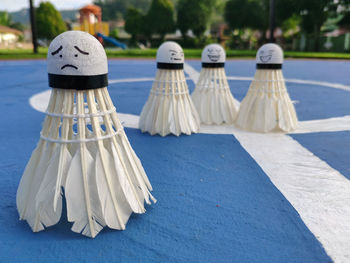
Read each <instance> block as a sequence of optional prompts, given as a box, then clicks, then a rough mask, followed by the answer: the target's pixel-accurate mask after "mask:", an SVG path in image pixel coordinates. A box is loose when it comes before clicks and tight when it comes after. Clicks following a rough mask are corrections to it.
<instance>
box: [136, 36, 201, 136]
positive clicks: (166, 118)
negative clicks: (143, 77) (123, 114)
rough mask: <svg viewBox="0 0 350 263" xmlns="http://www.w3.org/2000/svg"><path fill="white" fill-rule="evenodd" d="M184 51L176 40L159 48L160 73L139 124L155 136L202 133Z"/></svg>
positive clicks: (158, 66) (158, 62) (158, 71)
mask: <svg viewBox="0 0 350 263" xmlns="http://www.w3.org/2000/svg"><path fill="white" fill-rule="evenodd" d="M183 65H184V53H183V51H182V48H181V47H180V46H179V45H178V44H177V43H175V42H171V41H168V42H165V43H163V44H162V45H161V46H160V47H159V48H158V51H157V68H158V70H157V74H156V78H155V80H154V82H153V86H152V89H151V92H150V95H149V97H148V100H147V102H146V104H145V105H144V107H143V109H142V112H141V116H140V121H139V127H140V129H141V131H142V132H149V133H150V134H151V135H154V134H160V135H161V136H166V135H168V134H170V133H172V134H174V135H176V136H179V135H180V134H181V133H185V134H188V135H189V134H191V133H195V132H198V130H199V125H200V120H199V116H198V113H197V111H196V108H195V107H194V105H193V102H192V100H191V97H190V95H189V92H188V87H187V84H186V79H185V74H184V71H183Z"/></svg>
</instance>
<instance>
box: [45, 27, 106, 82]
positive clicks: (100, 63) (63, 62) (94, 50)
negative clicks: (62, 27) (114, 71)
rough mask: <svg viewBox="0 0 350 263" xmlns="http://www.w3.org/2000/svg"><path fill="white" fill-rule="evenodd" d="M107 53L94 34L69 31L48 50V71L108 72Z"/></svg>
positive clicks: (63, 72)
mask: <svg viewBox="0 0 350 263" xmlns="http://www.w3.org/2000/svg"><path fill="white" fill-rule="evenodd" d="M105 60H106V54H105V52H104V49H103V47H102V45H101V44H100V43H99V42H98V40H97V39H96V38H95V37H93V36H92V35H90V34H88V33H86V32H81V31H67V32H65V33H63V34H61V35H59V36H58V37H56V38H55V39H54V40H53V41H52V43H51V45H50V47H49V52H48V57H47V61H48V72H49V73H52V74H57V75H83V76H86V75H99V74H105V73H107V71H108V69H107V65H106V63H105Z"/></svg>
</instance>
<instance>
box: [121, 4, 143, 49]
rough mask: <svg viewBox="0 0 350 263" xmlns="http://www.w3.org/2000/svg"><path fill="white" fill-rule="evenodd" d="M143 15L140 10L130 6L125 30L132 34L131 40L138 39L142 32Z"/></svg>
mask: <svg viewBox="0 0 350 263" xmlns="http://www.w3.org/2000/svg"><path fill="white" fill-rule="evenodd" d="M142 23H143V15H142V13H141V11H140V10H138V9H136V8H134V7H130V8H129V9H128V12H127V14H126V20H125V31H126V32H128V33H129V34H130V35H131V42H132V43H135V42H136V41H137V37H138V35H140V34H141V33H142Z"/></svg>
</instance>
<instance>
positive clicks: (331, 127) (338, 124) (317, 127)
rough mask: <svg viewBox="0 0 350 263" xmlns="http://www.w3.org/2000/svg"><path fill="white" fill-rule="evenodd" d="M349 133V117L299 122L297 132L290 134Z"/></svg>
mask: <svg viewBox="0 0 350 263" xmlns="http://www.w3.org/2000/svg"><path fill="white" fill-rule="evenodd" d="M337 131H350V115H346V116H344V117H335V118H329V119H322V120H311V121H299V127H298V129H297V130H295V131H293V132H291V133H312V132H337Z"/></svg>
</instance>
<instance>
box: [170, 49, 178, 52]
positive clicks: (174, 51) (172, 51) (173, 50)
mask: <svg viewBox="0 0 350 263" xmlns="http://www.w3.org/2000/svg"><path fill="white" fill-rule="evenodd" d="M169 51H171V52H176V53H177V51H176V50H173V49H169Z"/></svg>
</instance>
